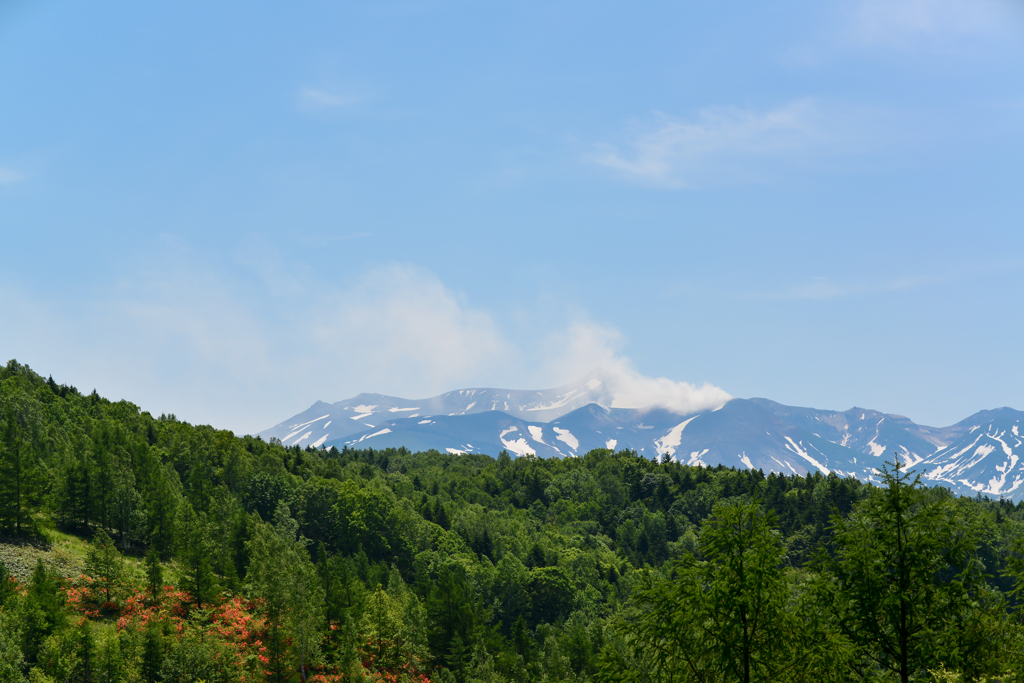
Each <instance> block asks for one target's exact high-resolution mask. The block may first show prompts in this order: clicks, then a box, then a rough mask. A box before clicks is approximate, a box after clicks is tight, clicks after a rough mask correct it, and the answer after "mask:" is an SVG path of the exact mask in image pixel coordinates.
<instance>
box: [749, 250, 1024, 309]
mask: <svg viewBox="0 0 1024 683" xmlns="http://www.w3.org/2000/svg"><path fill="white" fill-rule="evenodd" d="M1022 268H1024V260H1021V259H1000V260H993V261H989V262H984V263H972V264H967V265H962V266H959V267H955V268H951V269H950V270H948V271H947V272H944V273H931V274H918V275H905V276H902V277H898V278H892V279H888V280H877V281H871V282H853V283H851V282H841V281H836V280H832V279H830V278H827V277H824V276H817V277H813V278H811V279H810V280H809V281H805V282H802V283H798V284H795V285H792V286H790V287H785V288H782V289H777V290H772V291H763V292H754V293H748V294H745V295H744V298H747V299H755V300H772V301H787V300H789V301H792V300H815V301H824V300H827V299H837V298H844V297H855V296H869V295H875V294H885V293H887V292H902V291H909V290H913V289H921V288H923V287H930V286H933V285H940V284H943V283H946V282H951V281H954V280H957V279H959V278H964V277H979V276H982V275H985V274H1005V273H1009V272H1014V271H1017V270H1020V269H1022Z"/></svg>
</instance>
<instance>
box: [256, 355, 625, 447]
mask: <svg viewBox="0 0 1024 683" xmlns="http://www.w3.org/2000/svg"><path fill="white" fill-rule="evenodd" d="M613 399H614V396H613V395H612V394H611V392H610V391H609V388H608V386H607V384H606V383H605V382H604V381H602V380H601V379H598V376H597V373H592V374H591V375H588V376H587V377H584V378H583V379H581V380H579V381H578V382H574V383H572V384H568V385H566V386H563V387H558V388H555V389H545V390H539V391H522V390H514V389H461V390H458V391H449V392H448V393H446V394H441V395H440V396H434V397H432V398H426V399H422V400H418V401H413V400H409V399H406V398H397V397H395V396H384V395H383V394H359V395H358V396H356V397H355V398H350V399H348V400H345V401H338V402H337V403H323V402H322V401H317V402H316V403H314V404H313V405H312V406H310V408H309V409H308V410H306V411H304V412H301V413H299V414H298V415H296V416H295V417H293V418H291V419H289V420H285V421H284V422H282V423H280V424H278V425H276V426H274V427H271V428H270V429H267V430H265V431H262V432H260V436H262V437H263V438H265V439H270V438H277V439H280V440H281V441H282V442H283V443H285V444H287V445H289V446H291V445H295V444H299V445H303V446H315V447H319V446H322V445H323V444H325V443H326V442H327V441H328V440H331V441H336V440H338V439H341V438H344V437H347V436H349V435H352V434H358V435H360V436H362V435H363V433H364V432H366V430H367V429H370V430H373V429H377V428H378V426H381V427H382V428H383V423H384V422H388V421H390V420H394V419H397V418H409V419H412V418H420V417H427V416H430V417H434V416H449V417H451V416H456V415H474V414H477V413H485V412H491V411H500V412H503V413H506V414H508V415H511V416H513V417H518V418H520V419H523V420H529V421H532V422H538V423H544V422H549V421H551V420H553V419H555V418H558V417H560V416H562V415H565V414H566V413H568V412H570V411H572V410H575V409H577V408H581V407H583V406H585V405H587V404H589V403H597V404H600V405H608V406H610V405H612V403H613Z"/></svg>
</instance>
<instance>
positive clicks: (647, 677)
mask: <svg viewBox="0 0 1024 683" xmlns="http://www.w3.org/2000/svg"><path fill="white" fill-rule="evenodd" d="M496 456H497V457H495V458H491V457H489V456H486V455H467V454H462V455H452V454H441V453H438V452H433V451H432V452H425V453H411V452H409V451H407V450H405V449H389V450H383V451H374V450H351V449H345V450H342V451H338V450H336V449H330V450H315V449H311V448H309V449H300V448H298V447H291V448H286V447H284V446H282V445H281V444H280V443H277V442H271V443H267V442H264V441H262V440H260V439H258V438H253V437H236V436H234V435H233V434H231V433H230V432H227V431H218V430H216V429H214V428H212V427H206V426H193V425H189V424H187V423H184V422H181V421H179V420H177V419H175V417H174V416H173V415H162V416H160V417H153V416H151V415H150V414H149V413H146V412H143V411H140V409H139V408H138V407H137V406H135V405H132V404H130V403H127V402H123V401H122V402H111V401H108V400H106V399H104V398H102V397H100V396H98V395H97V394H96V393H95V392H93V393H91V394H83V393H81V392H79V391H78V390H76V389H75V388H73V387H69V386H65V385H58V384H57V383H56V382H54V381H53V380H52V379H49V380H48V379H44V378H43V377H41V376H39V375H37V374H36V373H34V372H32V371H31V370H30V369H29V368H27V367H25V366H23V365H19V364H18V363H16V362H14V361H11V362H10V363H8V364H7V366H6V367H5V368H3V369H2V370H0V531H2V533H3V534H4V535H5V536H4V540H5V543H4V545H3V552H2V554H0V574H2V575H0V605H2V606H0V658H2V659H0V681H23V680H30V681H33V682H34V683H41V682H47V681H104V682H113V681H206V682H208V683H212V682H214V681H225V682H226V681H243V680H245V681H257V680H270V681H298V680H302V681H307V680H317V681H335V680H369V681H421V682H426V681H457V682H458V683H468V682H471V681H472V682H476V681H480V682H485V681H486V682H498V681H637V682H640V681H651V682H655V681H658V682H668V681H744V682H748V681H861V680H880V681H881V680H885V681H889V680H903V681H908V680H942V681H954V680H963V681H967V680H981V679H982V678H983V677H985V676H988V677H989V680H1005V681H1009V680H1021V678H1020V677H1021V676H1022V675H1024V634H1022V630H1021V627H1020V624H1019V619H1018V612H1017V603H1018V599H1017V593H1016V590H1017V588H1018V586H1019V585H1020V584H1019V583H1018V577H1020V576H1021V575H1022V574H1024V562H1022V560H1021V557H1022V555H1021V549H1022V539H1024V506H1020V507H1015V506H1013V505H1012V504H1010V503H1008V502H1004V501H989V500H984V499H980V498H971V499H968V498H955V497H953V496H951V495H950V494H949V493H948V492H947V491H945V490H944V489H925V488H923V487H920V486H918V485H916V484H915V482H914V479H913V475H912V474H909V475H908V473H906V472H903V471H902V470H900V469H899V468H898V467H893V468H892V469H890V470H887V471H886V472H885V473H884V475H883V478H882V479H883V481H884V484H885V485H884V486H882V487H873V486H866V485H863V484H861V483H859V482H858V481H857V480H855V479H844V478H839V477H836V476H834V475H831V476H828V477H824V476H821V475H820V474H817V475H813V476H812V475H808V476H806V477H798V476H789V477H786V476H779V475H776V474H769V475H768V476H765V475H764V474H763V473H762V472H760V471H756V470H754V471H749V470H744V471H736V470H733V469H727V468H721V467H719V468H699V467H687V466H684V465H679V464H676V463H662V464H657V463H655V462H653V461H651V460H647V459H645V458H642V457H639V456H637V455H636V454H635V453H632V452H628V451H624V452H619V453H614V452H612V451H609V450H596V451H591V452H589V453H587V454H586V455H585V456H583V457H580V458H567V459H548V460H543V459H537V458H532V457H523V458H512V457H510V456H509V455H508V454H507V453H504V452H503V453H500V454H496ZM1017 671H1020V673H1018V674H1017V676H1018V678H1013V672H1017ZM958 676H961V678H958Z"/></svg>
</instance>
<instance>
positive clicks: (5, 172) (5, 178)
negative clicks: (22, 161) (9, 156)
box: [0, 167, 25, 185]
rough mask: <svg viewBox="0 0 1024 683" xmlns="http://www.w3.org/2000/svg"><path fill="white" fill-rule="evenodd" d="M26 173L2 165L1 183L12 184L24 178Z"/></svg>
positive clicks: (0, 169) (0, 172) (0, 171)
mask: <svg viewBox="0 0 1024 683" xmlns="http://www.w3.org/2000/svg"><path fill="white" fill-rule="evenodd" d="M24 179H25V174H24V173H21V172H19V171H15V170H14V169H11V168H3V167H0V185H10V184H11V183H16V182H18V181H19V180H24Z"/></svg>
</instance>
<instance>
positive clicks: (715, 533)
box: [601, 502, 834, 683]
mask: <svg viewBox="0 0 1024 683" xmlns="http://www.w3.org/2000/svg"><path fill="white" fill-rule="evenodd" d="M698 552H699V554H700V556H701V558H700V559H699V558H698V557H696V556H694V555H687V556H685V557H683V558H682V559H681V560H680V561H678V562H677V563H676V564H675V565H674V566H673V567H672V569H671V570H670V571H671V574H670V575H669V576H667V577H655V578H653V579H651V580H650V582H649V583H648V585H647V586H646V587H643V588H641V589H640V590H638V591H637V592H636V594H635V609H636V610H637V611H636V613H635V614H634V615H633V618H631V619H626V620H624V621H622V622H620V624H619V627H618V638H619V640H618V647H614V646H612V647H606V648H605V650H604V651H603V652H602V660H603V661H602V664H601V678H602V679H603V680H608V681H611V680H626V681H637V682H639V681H658V682H659V683H674V682H676V681H680V682H681V681H729V682H731V681H737V682H741V683H752V682H754V681H757V682H764V683H769V682H777V681H788V680H802V679H804V678H805V677H806V676H805V674H806V673H807V672H814V674H813V676H812V677H808V678H807V679H808V680H828V678H829V676H830V674H829V672H828V671H826V670H825V669H826V668H827V667H822V666H821V659H822V657H823V656H824V655H823V653H821V652H820V651H818V650H817V649H815V648H811V649H804V648H800V647H798V646H797V645H798V638H799V634H800V633H801V632H803V631H804V630H806V629H808V628H813V627H816V626H818V625H816V624H807V623H801V622H800V621H798V620H797V618H796V612H797V609H798V604H797V603H796V602H795V601H794V599H793V598H794V596H793V593H792V590H791V586H792V584H791V581H790V580H789V579H788V578H787V576H786V574H785V573H784V571H783V568H782V563H783V558H784V551H783V548H782V545H781V539H780V537H779V535H778V533H777V532H776V531H775V529H774V526H773V520H772V518H771V517H770V515H768V514H766V513H765V512H764V511H763V510H762V509H761V507H760V505H758V504H757V503H756V502H721V503H718V504H716V505H715V507H714V510H713V512H712V515H711V517H709V518H708V519H707V521H706V522H705V524H704V527H703V528H702V530H701V533H700V537H699V542H698ZM832 654H834V653H832Z"/></svg>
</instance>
